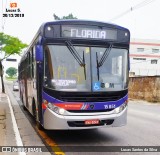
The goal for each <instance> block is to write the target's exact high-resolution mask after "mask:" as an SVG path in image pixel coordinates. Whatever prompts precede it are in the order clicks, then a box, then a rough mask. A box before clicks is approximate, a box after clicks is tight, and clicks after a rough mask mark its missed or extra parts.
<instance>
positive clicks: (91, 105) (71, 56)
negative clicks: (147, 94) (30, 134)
mask: <svg viewBox="0 0 160 155" xmlns="http://www.w3.org/2000/svg"><path fill="white" fill-rule="evenodd" d="M129 43H130V32H129V30H128V29H126V28H124V27H121V26H118V25H114V24H111V23H105V22H100V21H88V20H59V21H53V22H46V23H44V24H42V25H41V26H40V28H39V30H38V32H37V34H36V35H35V37H34V38H33V40H32V42H31V44H30V45H29V47H28V49H27V50H26V51H25V52H24V54H23V56H22V58H21V61H20V63H19V69H18V70H19V91H20V99H21V101H22V103H23V107H24V109H27V110H28V111H29V112H30V113H31V114H32V115H33V117H34V119H35V120H36V124H37V126H38V128H39V129H47V130H76V129H94V128H100V127H119V126H124V125H126V123H127V103H128V75H129Z"/></svg>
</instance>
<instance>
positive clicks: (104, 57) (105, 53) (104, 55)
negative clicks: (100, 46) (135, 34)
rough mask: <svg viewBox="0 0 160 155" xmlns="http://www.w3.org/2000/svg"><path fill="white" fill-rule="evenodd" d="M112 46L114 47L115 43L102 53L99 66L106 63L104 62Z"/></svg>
mask: <svg viewBox="0 0 160 155" xmlns="http://www.w3.org/2000/svg"><path fill="white" fill-rule="evenodd" d="M112 47H113V45H112V44H110V46H109V47H108V48H106V50H105V52H104V54H103V55H102V57H101V59H100V61H99V62H98V67H101V66H102V65H103V64H104V62H105V61H106V59H107V57H108V55H109V53H110V51H111V49H112Z"/></svg>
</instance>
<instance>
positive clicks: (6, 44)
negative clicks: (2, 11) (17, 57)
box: [0, 32, 27, 93]
mask: <svg viewBox="0 0 160 155" xmlns="http://www.w3.org/2000/svg"><path fill="white" fill-rule="evenodd" d="M0 46H1V47H0V50H1V53H4V56H3V57H2V58H0V69H2V70H1V73H2V74H0V76H1V82H2V92H3V93H5V89H4V83H3V66H2V61H3V60H4V59H6V58H8V57H9V56H10V55H12V54H20V53H21V51H22V49H24V48H25V47H27V44H25V43H22V41H20V40H19V39H18V38H16V37H13V36H10V35H7V34H4V33H2V32H0Z"/></svg>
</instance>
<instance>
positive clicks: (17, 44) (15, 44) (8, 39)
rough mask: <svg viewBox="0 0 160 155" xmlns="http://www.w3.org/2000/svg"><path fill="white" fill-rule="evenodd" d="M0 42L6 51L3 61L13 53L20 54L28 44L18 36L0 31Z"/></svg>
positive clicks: (2, 49)
mask: <svg viewBox="0 0 160 155" xmlns="http://www.w3.org/2000/svg"><path fill="white" fill-rule="evenodd" d="M0 44H1V46H2V48H1V52H4V53H5V56H4V58H1V61H2V60H4V59H5V58H7V57H9V56H10V55H12V54H20V53H21V51H22V49H23V48H25V47H27V46H28V45H27V44H25V43H22V42H21V41H20V40H19V39H18V38H16V37H12V36H10V35H6V34H4V33H2V32H1V33H0Z"/></svg>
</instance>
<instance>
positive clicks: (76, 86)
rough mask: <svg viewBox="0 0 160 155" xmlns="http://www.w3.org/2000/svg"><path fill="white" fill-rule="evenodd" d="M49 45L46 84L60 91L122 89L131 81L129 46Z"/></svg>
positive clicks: (46, 59)
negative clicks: (71, 47) (124, 47)
mask: <svg viewBox="0 0 160 155" xmlns="http://www.w3.org/2000/svg"><path fill="white" fill-rule="evenodd" d="M73 49H74V50H72V49H70V46H69V47H68V46H66V45H46V46H45V48H44V53H45V54H44V86H45V87H48V88H51V89H54V90H58V91H77V92H82V91H88V92H89V91H92V92H95V91H103V92H105V91H120V90H124V89H126V88H127V86H128V85H127V84H128V78H127V77H128V59H127V58H128V57H127V55H128V54H127V53H128V50H127V49H122V48H114V47H113V48H112V47H111V48H108V49H107V48H106V47H91V46H89V47H87V46H74V47H73Z"/></svg>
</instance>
